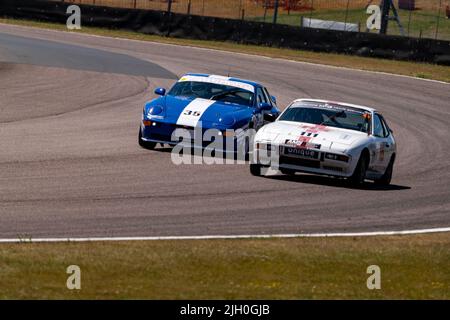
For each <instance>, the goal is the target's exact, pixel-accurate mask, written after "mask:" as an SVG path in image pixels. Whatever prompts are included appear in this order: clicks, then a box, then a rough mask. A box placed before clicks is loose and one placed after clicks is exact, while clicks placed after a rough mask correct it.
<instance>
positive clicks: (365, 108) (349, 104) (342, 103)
mask: <svg viewBox="0 0 450 320" xmlns="http://www.w3.org/2000/svg"><path fill="white" fill-rule="evenodd" d="M305 101H309V102H320V103H329V104H335V105H338V106H343V107H351V108H358V109H362V110H366V111H369V112H377V110H376V109H374V108H370V107H366V106H361V105H357V104H351V103H346V102H336V101H329V100H319V99H297V100H294V102H305Z"/></svg>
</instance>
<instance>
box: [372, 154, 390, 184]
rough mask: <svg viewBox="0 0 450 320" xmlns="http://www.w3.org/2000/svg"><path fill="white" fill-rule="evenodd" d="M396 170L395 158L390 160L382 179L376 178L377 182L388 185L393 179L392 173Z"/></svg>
mask: <svg viewBox="0 0 450 320" xmlns="http://www.w3.org/2000/svg"><path fill="white" fill-rule="evenodd" d="M393 172H394V158H392V159H391V161H389V165H388V166H387V168H386V171H385V172H384V174H383V176H382V177H381V178H380V179H377V180H375V184H377V185H379V186H388V185H390V184H391V181H392V173H393Z"/></svg>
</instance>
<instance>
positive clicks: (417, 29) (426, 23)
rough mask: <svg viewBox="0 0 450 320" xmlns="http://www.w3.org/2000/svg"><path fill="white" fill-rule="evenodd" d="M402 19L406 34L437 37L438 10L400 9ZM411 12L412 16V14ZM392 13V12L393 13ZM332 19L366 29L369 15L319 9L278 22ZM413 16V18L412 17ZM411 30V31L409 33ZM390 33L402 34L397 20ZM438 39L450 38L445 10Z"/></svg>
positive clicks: (440, 21)
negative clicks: (303, 18) (357, 24)
mask: <svg viewBox="0 0 450 320" xmlns="http://www.w3.org/2000/svg"><path fill="white" fill-rule="evenodd" d="M398 12H399V16H400V21H401V23H402V25H403V28H404V30H405V33H406V35H408V34H409V35H410V36H411V37H422V38H432V39H434V38H435V37H436V27H437V15H438V12H435V11H422V10H416V11H412V12H411V11H408V10H399V11H398ZM410 14H411V16H410ZM391 15H392V13H391ZM302 16H304V17H306V18H310V17H311V18H314V19H322V20H330V21H340V22H345V21H347V22H349V23H359V24H360V30H361V31H365V29H366V21H367V19H368V17H369V15H367V14H366V13H365V10H364V9H351V10H349V11H348V14H347V15H346V11H345V9H344V10H342V9H335V10H318V11H312V12H307V11H306V12H301V13H296V12H294V13H291V14H287V13H284V12H283V13H282V14H280V15H279V18H278V22H279V23H282V24H289V25H296V26H300V21H301V17H302ZM410 17H411V18H410ZM255 20H256V21H262V20H263V18H262V17H257V18H255ZM408 31H409V33H408ZM388 34H391V35H400V29H399V28H398V26H397V23H396V22H395V21H390V22H389V29H388ZM437 38H438V39H442V40H450V19H446V17H445V12H441V16H440V19H439V27H438V37H437Z"/></svg>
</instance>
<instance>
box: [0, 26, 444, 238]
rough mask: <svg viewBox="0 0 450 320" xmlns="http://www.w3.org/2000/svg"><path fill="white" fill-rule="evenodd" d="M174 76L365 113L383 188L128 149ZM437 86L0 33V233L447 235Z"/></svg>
mask: <svg viewBox="0 0 450 320" xmlns="http://www.w3.org/2000/svg"><path fill="white" fill-rule="evenodd" d="M185 72H205V73H215V74H225V75H226V74H227V73H228V72H230V73H231V75H232V76H235V77H242V78H249V79H254V80H258V81H261V82H263V83H265V84H266V85H267V87H268V88H269V91H271V93H272V94H274V95H276V96H277V98H278V102H279V105H280V106H281V107H282V108H284V107H285V106H286V105H287V103H288V102H290V101H291V100H293V99H295V98H300V97H307V98H323V99H329V100H335V101H346V102H351V103H356V104H365V105H369V106H374V107H376V108H377V109H379V110H380V111H382V113H383V114H384V115H385V117H386V118H387V119H388V121H389V123H390V125H391V127H392V128H393V130H394V133H395V136H396V138H397V142H398V145H399V149H398V157H397V163H396V167H395V172H394V180H393V185H392V186H391V187H390V188H388V189H380V188H376V187H375V186H374V185H372V184H369V183H368V184H367V186H366V187H365V188H363V189H362V190H356V189H352V188H349V187H346V186H345V185H343V184H342V183H341V181H339V180H335V179H331V178H326V177H316V176H310V175H298V176H296V177H287V176H280V175H274V176H271V177H269V178H255V177H252V176H251V175H250V174H249V172H248V167H247V166H246V165H214V166H208V165H184V166H176V165H174V164H172V162H171V157H170V152H169V151H170V150H169V149H159V151H148V150H143V149H141V148H140V147H139V146H138V144H137V133H138V127H139V121H140V117H141V111H142V106H143V103H144V102H145V101H146V100H149V99H151V98H152V97H153V96H154V95H153V89H154V88H155V87H157V86H162V87H166V88H167V87H169V86H170V84H171V83H172V82H173V81H174V79H175V78H176V77H177V76H180V75H181V74H183V73H185ZM449 128H450V85H449V84H444V83H439V82H432V81H423V80H419V79H412V78H407V77H399V76H391V75H385V74H377V73H369V72H360V71H352V70H347V69H340V68H331V67H325V66H318V65H311V64H303V63H295V62H289V61H285V60H278V59H268V58H262V57H255V56H249V55H241V54H233V53H225V52H219V51H213V50H205V49H196V48H189V47H179V46H172V45H164V44H156V43H144V42H138V41H127V40H118V39H111V38H102V37H94V36H86V35H79V34H69V33H61V32H54V31H45V30H37V29H36V30H35V29H31V28H24V27H13V26H6V25H0V238H16V237H18V236H25V235H26V236H31V237H109V236H196V235H239V234H281V233H314V232H360V231H361V232H364V231H382V230H407V229H421V228H438V227H449V226H450V151H449V150H450V142H449V141H450V135H449V132H450V129H449Z"/></svg>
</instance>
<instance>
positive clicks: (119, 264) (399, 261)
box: [0, 233, 450, 299]
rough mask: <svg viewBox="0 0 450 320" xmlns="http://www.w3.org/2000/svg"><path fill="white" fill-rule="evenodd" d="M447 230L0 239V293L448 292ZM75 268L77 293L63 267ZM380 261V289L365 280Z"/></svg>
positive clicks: (237, 295)
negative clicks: (286, 236) (310, 235)
mask: <svg viewBox="0 0 450 320" xmlns="http://www.w3.org/2000/svg"><path fill="white" fill-rule="evenodd" d="M449 248H450V233H442V234H429V235H417V236H401V237H400V236H399V237H369V238H315V239H312V238H310V239H305V238H295V239H267V240H256V239H249V240H201V241H149V242H90V243H58V244H29V243H28V244H26V243H21V244H3V245H1V246H0V267H1V273H0V288H1V290H0V298H10V299H11V298H12V299H23V298H27V299H34V298H50V299H56V298H64V299H67V298H68V299H81V298H83V299H93V298H100V299H102V298H112V299H129V298H144V299H317V298H320V299H336V298H342V299H354V298H358V299H380V298H381V299H385V298H391V299H450V250H449ZM69 265H78V266H79V267H80V268H81V290H79V291H77V290H75V291H71V290H68V289H67V288H66V280H67V277H68V274H66V268H67V267H68V266H69ZM369 265H378V266H379V267H380V268H381V290H368V289H367V286H366V282H367V278H368V277H369V274H367V273H366V271H367V267H368V266H369Z"/></svg>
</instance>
